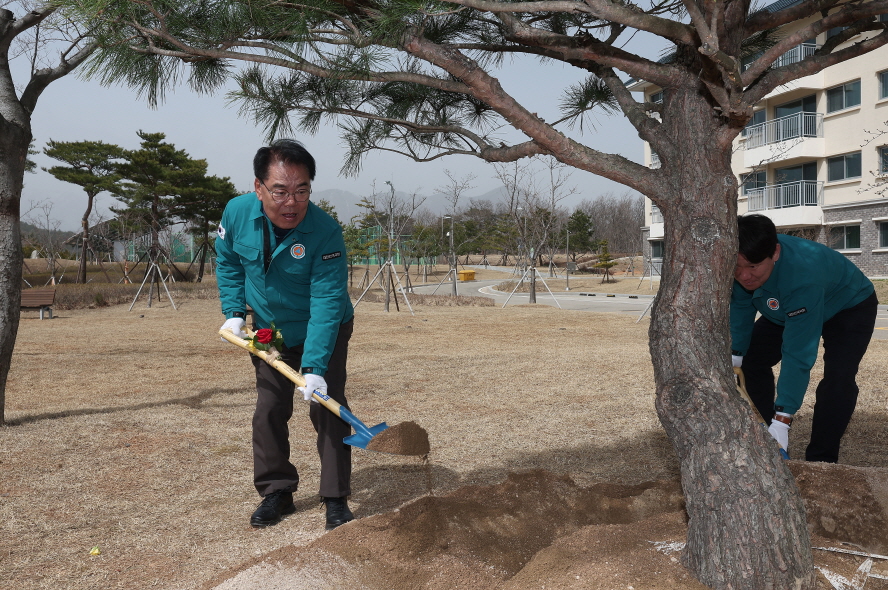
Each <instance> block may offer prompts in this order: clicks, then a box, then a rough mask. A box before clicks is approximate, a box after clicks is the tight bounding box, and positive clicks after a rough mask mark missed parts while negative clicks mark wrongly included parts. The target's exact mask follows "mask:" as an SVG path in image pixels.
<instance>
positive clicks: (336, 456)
mask: <svg viewBox="0 0 888 590" xmlns="http://www.w3.org/2000/svg"><path fill="white" fill-rule="evenodd" d="M353 327H354V320H350V321H348V322H346V323H344V324H342V325H341V326H340V327H339V336H338V337H337V339H336V345H335V347H334V348H333V355H332V356H331V357H330V362H329V363H328V365H327V373H326V374H325V375H324V380H325V381H326V382H327V394H328V395H329V396H330V397H332V398H333V399H335V400H336V401H337V402H339V403H340V404H342V405H343V406H345V407H346V408H348V402H347V400H346V399H345V380H346V362H347V361H348V341H349V339H350V338H351V335H352V328H353ZM302 351H303V347H302V346H295V347H293V348H285V349H284V350H283V351H281V358H282V360H283V361H284V362H285V363H287V364H288V365H290V366H291V367H293V368H294V369H297V370H298V369H299V367H301V366H302V364H301V361H302ZM250 356H251V358H252V360H253V366H254V367H255V368H256V393H257V397H256V411H255V413H254V414H253V483H254V484H255V486H256V491H257V492H259V495H260V496H267V495H268V494H270V493H272V492H276V491H278V490H290V491H295V490H296V489H297V488H298V487H299V473H298V472H297V470H296V467H295V466H294V465H293V464H292V463H291V462H290V430H289V428H288V426H287V422H288V421H289V420H290V417H291V416H292V415H293V395H294V392H295V389H296V386H295V385H294V384H293V382H292V381H290V380H289V379H287V378H286V377H284V376H283V375H282V374H281V373H280V372H278V371H277V370H276V369H274V368H273V367H272V366H271V365H269V364H268V363H266V362H265V361H263V360H261V359H259V358H258V357H256V356H253V355H250ZM299 395H301V394H299ZM308 406H309V412H308V413H309V418H310V419H311V422H312V424H313V425H314V428H315V431H316V432H317V435H318V436H317V448H318V455H319V456H320V458H321V485H320V491H319V492H320V495H321V496H324V497H328V498H339V497H342V496H348V495H350V494H351V446H349V445H347V444H345V443H343V442H342V439H343V438H345V437H346V436H349V435H350V434H351V426H349V425H348V423H347V422H345V421H344V420H342V419H341V418H339V417H338V416H336V415H335V414H334V413H333V412H331V411H330V410H328V409H327V408H325V407H324V406H322V405H321V404H319V403H315V402H311V403H308Z"/></svg>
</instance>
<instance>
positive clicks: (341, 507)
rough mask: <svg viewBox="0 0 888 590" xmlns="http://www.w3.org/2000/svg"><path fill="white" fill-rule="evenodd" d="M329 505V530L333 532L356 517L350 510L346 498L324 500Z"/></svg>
mask: <svg viewBox="0 0 888 590" xmlns="http://www.w3.org/2000/svg"><path fill="white" fill-rule="evenodd" d="M323 502H324V504H326V505H327V527H326V528H327V530H328V531H332V530H333V529H335V528H336V527H338V526H339V525H341V524H345V523H347V522H349V521H352V520H354V519H355V515H354V514H352V511H351V510H349V509H348V504H346V502H345V498H344V497H343V498H323Z"/></svg>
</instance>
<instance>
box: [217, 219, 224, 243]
mask: <svg viewBox="0 0 888 590" xmlns="http://www.w3.org/2000/svg"><path fill="white" fill-rule="evenodd" d="M216 232H217V233H218V234H219V239H221V240H224V239H225V228H224V227H222V224H221V223H220V224H219V229H218V230H216Z"/></svg>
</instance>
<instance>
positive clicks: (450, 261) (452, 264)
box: [441, 215, 458, 297]
mask: <svg viewBox="0 0 888 590" xmlns="http://www.w3.org/2000/svg"><path fill="white" fill-rule="evenodd" d="M444 219H450V231H449V232H447V235H448V236H450V254H449V255H448V256H447V263H448V265H449V268H450V270H449V271H448V272H451V273H453V276H452V277H451V283H452V285H453V292H452V294H453V296H454V297H456V296H457V295H458V293H457V292H456V261H455V259H454V253H453V216H452V215H445V216H444ZM441 224H442V225H443V224H444V221H443V220H442V221H441Z"/></svg>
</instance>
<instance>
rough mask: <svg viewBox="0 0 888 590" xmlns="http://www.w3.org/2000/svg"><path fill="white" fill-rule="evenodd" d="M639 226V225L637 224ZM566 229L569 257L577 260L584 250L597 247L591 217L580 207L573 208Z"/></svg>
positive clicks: (587, 250)
mask: <svg viewBox="0 0 888 590" xmlns="http://www.w3.org/2000/svg"><path fill="white" fill-rule="evenodd" d="M639 227H641V226H639ZM567 231H569V232H570V243H569V244H568V246H569V247H570V251H571V252H572V254H571V258H572V260H573V261H574V262H576V261H577V255H578V254H582V253H584V252H591V251H592V250H593V249H595V248H597V247H598V243H597V242H596V240H595V239H594V236H595V229H594V227H593V225H592V219H591V218H590V217H589V215H588V214H587V213H586V212H585V211H583V210H582V209H575V210H574V212H573V213H571V214H570V218H568V220H567Z"/></svg>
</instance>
